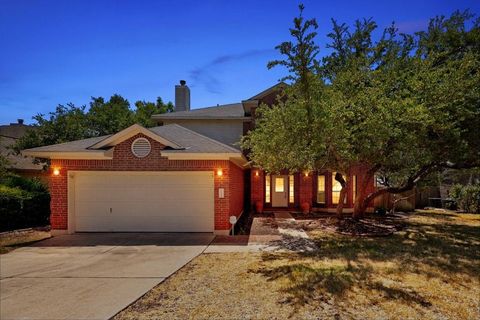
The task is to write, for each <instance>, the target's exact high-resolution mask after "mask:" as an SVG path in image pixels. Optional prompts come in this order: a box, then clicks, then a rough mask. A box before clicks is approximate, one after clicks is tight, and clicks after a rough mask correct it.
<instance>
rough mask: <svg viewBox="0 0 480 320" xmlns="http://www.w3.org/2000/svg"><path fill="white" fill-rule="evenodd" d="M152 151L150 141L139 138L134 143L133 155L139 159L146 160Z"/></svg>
mask: <svg viewBox="0 0 480 320" xmlns="http://www.w3.org/2000/svg"><path fill="white" fill-rule="evenodd" d="M151 150H152V146H151V145H150V141H148V140H147V139H145V138H138V139H135V140H134V141H133V142H132V153H133V155H134V156H135V157H137V158H145V157H146V156H148V155H149V154H150V151H151Z"/></svg>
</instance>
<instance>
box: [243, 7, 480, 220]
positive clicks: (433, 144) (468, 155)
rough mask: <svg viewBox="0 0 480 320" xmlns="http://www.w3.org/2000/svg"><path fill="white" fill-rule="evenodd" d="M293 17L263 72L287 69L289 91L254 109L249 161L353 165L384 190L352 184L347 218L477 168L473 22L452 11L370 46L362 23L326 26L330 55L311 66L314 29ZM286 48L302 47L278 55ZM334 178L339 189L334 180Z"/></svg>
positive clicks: (479, 119) (392, 30)
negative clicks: (383, 197)
mask: <svg viewBox="0 0 480 320" xmlns="http://www.w3.org/2000/svg"><path fill="white" fill-rule="evenodd" d="M302 14H303V7H301V8H300V16H299V17H298V18H295V20H294V28H292V29H290V33H291V35H292V37H293V38H294V40H295V42H294V43H293V44H288V45H285V44H282V45H280V46H279V47H277V48H278V49H280V52H281V53H282V54H284V55H285V57H286V58H285V60H283V62H277V61H276V62H274V63H273V64H270V65H269V66H272V65H282V66H287V70H288V72H289V74H290V75H291V77H288V78H287V79H289V80H291V86H290V88H289V89H287V90H286V91H285V93H284V95H285V96H284V97H283V99H280V102H279V103H277V104H276V105H274V106H273V107H268V106H261V107H260V108H259V110H258V114H259V117H260V119H259V120H258V121H257V122H256V128H255V130H252V131H250V132H249V134H248V135H247V136H246V137H245V138H244V139H243V141H242V145H243V147H244V148H246V149H249V150H250V157H251V159H252V162H253V163H254V164H256V165H258V166H261V167H263V168H265V169H266V170H267V171H279V170H281V169H289V170H292V171H301V170H322V169H328V170H332V171H336V172H339V173H342V174H344V173H347V171H348V169H349V168H351V167H352V166H355V165H359V164H361V165H362V166H364V167H365V177H363V179H362V180H363V181H369V180H371V179H372V178H373V176H374V175H378V176H379V177H380V178H381V180H382V181H383V182H384V185H385V186H386V188H383V189H381V190H378V191H376V192H374V193H372V194H365V192H366V187H367V186H366V185H364V186H358V188H357V190H358V191H357V198H356V199H355V213H356V214H357V215H361V214H363V212H364V211H365V209H366V206H367V204H368V203H369V202H370V201H371V200H372V199H373V198H374V197H376V196H377V195H379V194H381V193H384V192H393V193H396V192H402V191H405V190H408V189H411V188H413V187H414V186H415V184H416V183H417V182H418V181H420V180H421V179H422V178H424V177H425V176H427V175H428V174H430V173H432V172H434V171H438V170H442V168H445V167H452V168H463V167H475V166H480V163H479V159H480V147H479V144H480V133H479V130H478V128H480V92H479V90H480V74H479V70H480V68H479V67H480V59H479V58H480V51H479V44H480V36H479V35H480V32H479V30H480V28H479V20H478V19H477V20H474V16H473V15H472V14H470V13H469V12H455V13H453V14H452V15H451V16H450V17H448V18H446V17H435V18H433V19H431V21H430V24H429V26H428V29H427V30H425V31H422V32H418V33H415V34H399V33H398V30H397V28H396V27H395V24H392V25H391V26H389V27H388V28H386V29H385V30H384V32H383V34H382V36H381V37H380V38H378V39H375V38H374V36H373V35H374V31H375V30H376V29H377V28H378V26H377V24H376V23H375V22H374V21H373V20H372V19H364V20H357V21H356V22H355V24H354V25H353V26H348V25H346V24H340V23H338V22H337V21H335V20H332V23H333V27H332V31H331V32H330V33H329V34H328V37H329V38H330V43H329V44H328V46H327V47H328V48H330V50H331V51H330V53H329V54H327V55H325V56H324V57H323V58H322V59H321V62H318V61H317V60H315V59H316V55H317V53H318V50H317V49H318V46H317V45H316V44H315V35H316V32H315V30H316V29H317V24H316V22H315V23H313V22H308V21H311V20H304V19H303V18H302ZM312 29H313V30H312ZM309 30H310V31H309ZM299 34H303V35H302V37H298V35H299ZM302 39H308V41H307V42H305V41H303V40H302ZM286 43H289V42H286ZM296 46H300V47H302V46H308V47H310V48H303V49H302V50H293V51H292V50H290V51H289V50H285V48H295V47H296ZM292 55H293V56H292ZM292 61H293V62H295V61H315V62H314V63H313V62H312V63H308V64H305V63H304V64H302V63H292ZM305 66H307V68H308V72H304V71H303V70H304V68H305ZM336 179H337V180H338V181H339V182H340V183H341V184H342V186H344V187H345V186H346V183H345V181H342V180H343V179H342V175H340V174H338V175H337V176H336ZM343 189H345V188H343ZM343 189H342V191H343V194H342V193H341V199H343V196H344V195H345V190H343ZM339 203H340V205H339V209H340V210H339V212H340V213H341V206H342V203H343V201H342V200H340V201H339Z"/></svg>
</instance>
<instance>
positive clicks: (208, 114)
mask: <svg viewBox="0 0 480 320" xmlns="http://www.w3.org/2000/svg"><path fill="white" fill-rule="evenodd" d="M247 118H248V117H245V111H244V110H243V105H242V104H241V103H232V104H224V105H219V106H214V107H208V108H199V109H192V110H189V111H178V112H170V113H161V114H155V115H153V116H152V119H154V120H168V119H172V120H173V119H205V120H208V119H212V120H222V119H223V120H228V119H247Z"/></svg>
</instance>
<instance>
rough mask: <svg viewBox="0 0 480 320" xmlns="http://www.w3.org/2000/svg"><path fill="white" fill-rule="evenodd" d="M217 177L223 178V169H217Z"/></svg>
mask: <svg viewBox="0 0 480 320" xmlns="http://www.w3.org/2000/svg"><path fill="white" fill-rule="evenodd" d="M217 176H219V177H221V176H223V171H222V169H221V168H220V169H217Z"/></svg>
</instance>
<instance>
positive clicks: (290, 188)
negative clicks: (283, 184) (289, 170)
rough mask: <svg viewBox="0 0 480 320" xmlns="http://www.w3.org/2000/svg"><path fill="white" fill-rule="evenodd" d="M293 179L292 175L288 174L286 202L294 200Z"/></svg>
mask: <svg viewBox="0 0 480 320" xmlns="http://www.w3.org/2000/svg"><path fill="white" fill-rule="evenodd" d="M294 191H295V190H294V181H293V175H289V176H288V202H290V203H294V202H295V193H294Z"/></svg>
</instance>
